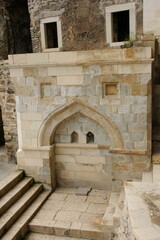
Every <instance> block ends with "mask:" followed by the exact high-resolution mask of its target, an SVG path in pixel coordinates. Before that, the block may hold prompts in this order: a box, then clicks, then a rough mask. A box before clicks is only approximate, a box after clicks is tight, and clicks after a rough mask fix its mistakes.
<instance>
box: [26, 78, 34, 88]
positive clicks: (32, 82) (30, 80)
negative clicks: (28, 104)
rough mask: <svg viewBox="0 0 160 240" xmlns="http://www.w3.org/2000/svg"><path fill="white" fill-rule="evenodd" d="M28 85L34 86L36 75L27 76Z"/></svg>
mask: <svg viewBox="0 0 160 240" xmlns="http://www.w3.org/2000/svg"><path fill="white" fill-rule="evenodd" d="M26 85H27V86H33V85H34V77H26Z"/></svg>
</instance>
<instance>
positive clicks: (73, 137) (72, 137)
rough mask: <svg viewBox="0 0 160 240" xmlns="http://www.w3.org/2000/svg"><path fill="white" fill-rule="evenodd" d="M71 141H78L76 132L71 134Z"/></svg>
mask: <svg viewBox="0 0 160 240" xmlns="http://www.w3.org/2000/svg"><path fill="white" fill-rule="evenodd" d="M71 143H78V133H76V132H73V133H72V134H71Z"/></svg>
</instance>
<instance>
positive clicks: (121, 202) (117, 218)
mask: <svg viewBox="0 0 160 240" xmlns="http://www.w3.org/2000/svg"><path fill="white" fill-rule="evenodd" d="M124 200H125V192H124V188H122V190H121V193H120V196H119V200H118V205H117V207H116V209H115V212H114V214H113V224H114V226H115V227H118V226H119V225H120V220H121V216H122V211H123V207H124Z"/></svg>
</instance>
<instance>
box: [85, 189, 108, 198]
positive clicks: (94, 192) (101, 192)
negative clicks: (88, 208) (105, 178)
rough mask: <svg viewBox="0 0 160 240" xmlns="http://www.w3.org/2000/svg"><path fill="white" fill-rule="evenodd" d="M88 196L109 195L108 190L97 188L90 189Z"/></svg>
mask: <svg viewBox="0 0 160 240" xmlns="http://www.w3.org/2000/svg"><path fill="white" fill-rule="evenodd" d="M89 195H90V196H102V195H104V196H106V197H108V196H110V191H108V190H99V189H92V191H91V192H90V193H89Z"/></svg>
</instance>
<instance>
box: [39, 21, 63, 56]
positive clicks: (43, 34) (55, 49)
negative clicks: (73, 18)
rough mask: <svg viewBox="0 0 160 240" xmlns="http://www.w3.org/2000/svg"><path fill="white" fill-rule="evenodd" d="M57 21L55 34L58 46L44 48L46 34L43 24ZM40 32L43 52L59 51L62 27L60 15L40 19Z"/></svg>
mask: <svg viewBox="0 0 160 240" xmlns="http://www.w3.org/2000/svg"><path fill="white" fill-rule="evenodd" d="M53 22H56V23H57V36H58V48H46V45H47V44H46V34H45V24H46V23H53ZM40 32H41V45H42V51H43V52H50V51H56V52H58V51H60V50H61V48H62V27H61V20H60V17H49V18H45V19H41V20H40Z"/></svg>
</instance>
